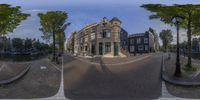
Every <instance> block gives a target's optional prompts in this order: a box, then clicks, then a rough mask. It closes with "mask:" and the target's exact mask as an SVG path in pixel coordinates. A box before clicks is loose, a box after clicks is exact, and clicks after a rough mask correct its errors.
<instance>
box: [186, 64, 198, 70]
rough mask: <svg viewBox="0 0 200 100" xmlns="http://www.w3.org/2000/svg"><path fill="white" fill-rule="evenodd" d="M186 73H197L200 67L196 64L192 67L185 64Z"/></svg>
mask: <svg viewBox="0 0 200 100" xmlns="http://www.w3.org/2000/svg"><path fill="white" fill-rule="evenodd" d="M182 68H183V70H184V71H197V70H198V67H197V65H195V64H192V67H189V66H188V64H185V65H184V66H183V67H182Z"/></svg>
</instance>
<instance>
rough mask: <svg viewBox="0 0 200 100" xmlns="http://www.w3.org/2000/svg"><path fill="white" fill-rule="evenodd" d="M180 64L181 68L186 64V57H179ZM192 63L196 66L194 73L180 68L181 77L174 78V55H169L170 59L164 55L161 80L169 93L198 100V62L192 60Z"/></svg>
mask: <svg viewBox="0 0 200 100" xmlns="http://www.w3.org/2000/svg"><path fill="white" fill-rule="evenodd" d="M180 63H181V67H183V66H184V65H185V64H187V57H183V56H180ZM192 63H193V64H196V65H197V66H198V70H197V71H196V72H188V71H187V72H186V71H184V70H183V69H182V68H181V71H182V76H181V77H179V78H178V77H174V72H175V67H176V54H172V53H171V59H167V56H166V54H164V56H163V66H162V67H163V70H162V71H163V72H162V78H163V80H164V81H166V87H167V89H168V91H169V93H171V94H172V95H174V96H176V97H182V98H195V99H196V98H200V61H199V60H195V59H192Z"/></svg>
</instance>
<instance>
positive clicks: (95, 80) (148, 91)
mask: <svg viewBox="0 0 200 100" xmlns="http://www.w3.org/2000/svg"><path fill="white" fill-rule="evenodd" d="M102 59H103V58H102ZM102 59H100V64H93V63H92V64H91V63H88V62H84V61H82V60H79V59H77V58H74V57H71V56H68V55H65V56H64V87H65V96H66V97H67V98H72V99H103V98H107V99H108V98H109V99H120V98H121V99H122V98H123V99H156V98H158V97H159V96H160V95H161V79H160V70H161V69H160V68H161V60H162V54H161V53H155V54H151V55H150V56H148V57H145V58H144V57H143V58H142V59H140V60H137V59H139V58H135V60H136V61H135V62H130V63H124V64H120V63H121V62H120V60H119V61H118V62H116V63H119V65H117V64H115V65H106V64H105V63H104V62H103V60H102Z"/></svg>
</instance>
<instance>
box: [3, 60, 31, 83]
mask: <svg viewBox="0 0 200 100" xmlns="http://www.w3.org/2000/svg"><path fill="white" fill-rule="evenodd" d="M27 66H28V67H27V68H26V69H24V70H23V71H22V72H21V73H20V74H18V75H16V76H14V77H12V78H10V79H7V80H3V81H0V85H4V84H8V83H11V82H13V81H16V80H17V79H19V78H21V77H22V76H23V75H25V74H26V72H28V70H29V69H30V67H31V66H30V64H28V65H27Z"/></svg>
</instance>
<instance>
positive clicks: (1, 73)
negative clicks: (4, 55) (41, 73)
mask: <svg viewBox="0 0 200 100" xmlns="http://www.w3.org/2000/svg"><path fill="white" fill-rule="evenodd" d="M29 69H30V64H28V63H25V64H21V63H1V64H0V85H3V84H8V83H11V82H13V81H15V80H17V79H19V78H21V77H22V76H23V75H25V74H26V73H27V72H28V70H29Z"/></svg>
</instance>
